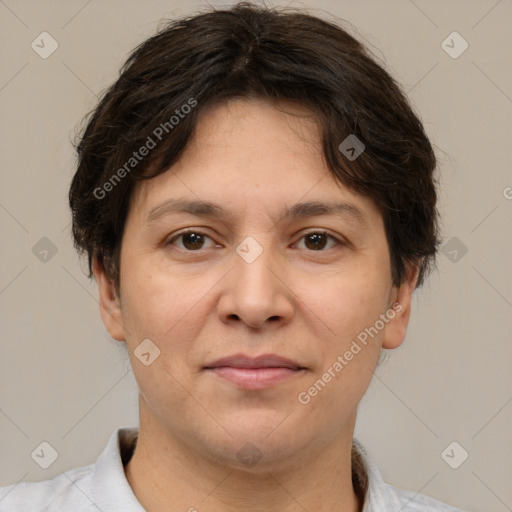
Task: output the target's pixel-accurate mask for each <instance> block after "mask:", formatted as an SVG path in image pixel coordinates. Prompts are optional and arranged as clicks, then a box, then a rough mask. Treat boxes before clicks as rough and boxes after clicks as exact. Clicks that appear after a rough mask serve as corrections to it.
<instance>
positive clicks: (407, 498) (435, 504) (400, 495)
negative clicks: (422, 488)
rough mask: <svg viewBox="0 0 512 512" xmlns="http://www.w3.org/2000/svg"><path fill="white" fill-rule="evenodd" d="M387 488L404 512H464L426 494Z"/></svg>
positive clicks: (390, 486)
mask: <svg viewBox="0 0 512 512" xmlns="http://www.w3.org/2000/svg"><path fill="white" fill-rule="evenodd" d="M387 487H388V488H389V490H390V491H391V492H392V493H393V494H395V495H396V497H397V500H398V502H399V504H400V507H402V508H400V510H401V511H402V512H464V511H463V510H461V509H459V508H455V507H452V506H451V505H447V504H446V503H443V502H441V501H438V500H436V499H434V498H430V497H429V496H425V495H424V494H418V493H417V492H413V491H406V490H404V489H399V488H398V487H393V486H392V485H388V486H387Z"/></svg>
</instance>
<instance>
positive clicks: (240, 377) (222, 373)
mask: <svg viewBox="0 0 512 512" xmlns="http://www.w3.org/2000/svg"><path fill="white" fill-rule="evenodd" d="M210 371H212V372H213V373H215V375H217V376H219V377H221V378H223V379H226V380H229V381H230V382H232V383H233V384H236V385H237V386H238V387H240V388H243V389H264V388H268V387H270V386H273V385H275V384H278V383H280V382H283V381H285V380H286V379H289V378H290V377H293V376H294V375H297V374H298V373H301V370H294V369H292V368H283V367H280V368H233V367H230V366H222V367H219V368H210Z"/></svg>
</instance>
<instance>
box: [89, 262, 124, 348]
mask: <svg viewBox="0 0 512 512" xmlns="http://www.w3.org/2000/svg"><path fill="white" fill-rule="evenodd" d="M92 271H93V274H94V277H95V278H96V282H97V283H98V291H99V298H100V313H101V318H102V320H103V324H104V325H105V327H106V329H107V331H108V333H109V334H110V336H111V337H112V338H114V339H115V340H117V341H126V337H125V333H124V326H123V315H122V311H121V302H120V299H119V297H118V296H117V294H116V290H115V286H114V282H113V281H112V280H111V279H110V278H109V277H108V276H107V274H106V272H105V269H104V268H103V264H102V263H101V262H100V261H98V258H97V257H96V256H94V257H93V262H92Z"/></svg>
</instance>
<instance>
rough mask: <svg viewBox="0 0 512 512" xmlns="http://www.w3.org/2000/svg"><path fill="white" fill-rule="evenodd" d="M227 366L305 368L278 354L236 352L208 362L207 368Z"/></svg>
mask: <svg viewBox="0 0 512 512" xmlns="http://www.w3.org/2000/svg"><path fill="white" fill-rule="evenodd" d="M226 366H228V367H231V368H292V369H295V370H301V369H303V368H304V367H302V366H300V365H299V364H298V363H296V362H295V361H292V360H291V359H288V358H286V357H281V356H278V355H276V354H262V355H260V356H257V357H250V356H247V355H245V354H234V355H232V356H228V357H221V358H220V359H217V360H216V361H213V362H212V363H209V364H207V365H206V366H205V368H206V369H210V368H221V367H226Z"/></svg>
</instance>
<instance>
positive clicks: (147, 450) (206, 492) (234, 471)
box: [125, 411, 362, 512]
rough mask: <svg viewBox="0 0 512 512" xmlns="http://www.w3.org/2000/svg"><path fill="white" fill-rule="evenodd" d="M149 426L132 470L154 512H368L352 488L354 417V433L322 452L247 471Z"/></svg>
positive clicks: (140, 495)
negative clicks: (199, 451) (365, 511)
mask: <svg viewBox="0 0 512 512" xmlns="http://www.w3.org/2000/svg"><path fill="white" fill-rule="evenodd" d="M153 419H154V418H153ZM149 420H150V418H149V417H148V415H147V414H142V411H141V418H140V429H139V437H138V441H137V446H136V449H135V452H134V454H133V456H132V458H131V460H130V461H129V462H128V464H127V465H126V467H125V473H126V477H127V480H128V482H129V484H130V486H131V488H132V490H133V492H134V494H135V496H136V497H137V499H138V501H139V502H140V503H141V505H142V506H143V507H144V508H145V509H146V510H147V511H148V512H160V511H162V512H163V511H164V510H165V511H166V512H178V511H179V512H183V511H189V512H195V511H197V512H203V511H205V510H208V511H209V512H226V510H229V511H233V512H239V511H240V512H241V511H243V512H256V511H258V512H261V511H263V510H264V511H266V512H272V511H280V512H304V510H315V511H316V512H324V511H331V510H337V511H340V512H360V511H361V510H362V502H361V499H360V498H358V496H356V493H355V491H354V487H353V484H352V466H351V449H352V436H353V427H354V425H355V417H354V418H353V420H354V421H353V422H352V425H351V428H350V429H349V430H348V431H342V432H340V433H339V435H338V436H337V437H336V438H335V439H334V440H333V441H332V443H330V444H329V445H327V446H326V447H325V448H324V449H323V450H321V451H320V452H318V451H315V452H314V453H306V450H303V453H301V454H299V455H297V454H294V455H293V456H292V457H290V459H289V460H286V461H280V463H279V464H273V465H272V466H263V465H262V464H259V463H257V464H255V465H254V466H253V467H251V468H247V469H240V468H238V467H233V466H232V465H229V464H226V463H224V464H223V463H222V461H221V462H219V461H218V460H215V459H214V458H210V457H209V456H208V454H201V453H198V452H197V451H194V450H193V449H192V448H191V447H190V446H188V445H187V444H186V443H184V442H182V441H181V440H179V439H176V437H175V436H171V435H170V434H169V432H166V431H164V429H162V428H161V426H160V425H159V424H158V423H157V422H156V421H149ZM292 459H293V460H292Z"/></svg>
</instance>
